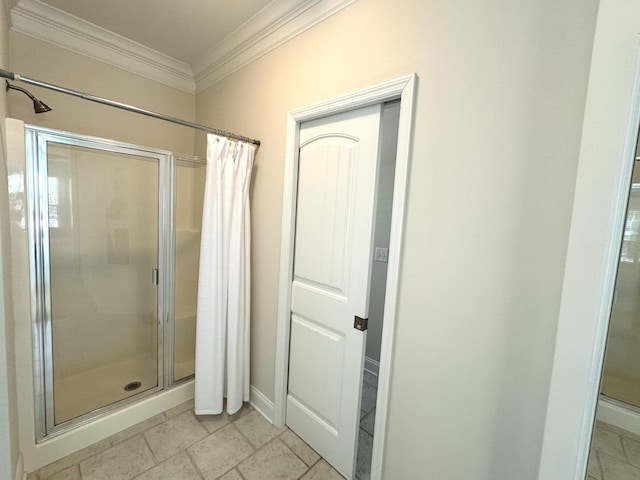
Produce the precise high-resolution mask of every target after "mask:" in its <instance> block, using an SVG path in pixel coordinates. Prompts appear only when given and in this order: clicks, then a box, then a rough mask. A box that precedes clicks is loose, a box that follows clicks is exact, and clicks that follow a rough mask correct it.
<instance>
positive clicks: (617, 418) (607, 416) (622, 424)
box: [596, 400, 640, 435]
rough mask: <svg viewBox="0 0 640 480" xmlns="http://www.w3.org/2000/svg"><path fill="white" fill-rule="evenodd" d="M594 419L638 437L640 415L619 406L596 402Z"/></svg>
mask: <svg viewBox="0 0 640 480" xmlns="http://www.w3.org/2000/svg"><path fill="white" fill-rule="evenodd" d="M596 418H597V419H598V420H600V421H602V422H604V423H608V424H609V425H613V426H614V427H618V428H621V429H623V430H626V431H627V432H631V433H635V434H636V435H640V415H638V414H637V413H636V412H633V411H631V410H628V409H626V408H624V407H621V406H619V405H615V404H613V403H609V402H606V401H604V400H598V410H597V412H596Z"/></svg>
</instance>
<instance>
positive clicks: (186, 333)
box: [173, 162, 205, 380]
mask: <svg viewBox="0 0 640 480" xmlns="http://www.w3.org/2000/svg"><path fill="white" fill-rule="evenodd" d="M204 178H205V166H204V165H203V164H199V163H191V162H178V163H177V164H176V197H175V198H176V270H175V301H174V305H175V326H174V350H173V351H174V369H173V377H174V380H180V379H182V378H185V377H188V376H190V375H193V374H194V372H195V349H196V344H195V339H196V298H197V294H198V265H199V262H200V229H201V225H202V204H203V201H204Z"/></svg>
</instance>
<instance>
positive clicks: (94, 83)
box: [8, 32, 195, 154]
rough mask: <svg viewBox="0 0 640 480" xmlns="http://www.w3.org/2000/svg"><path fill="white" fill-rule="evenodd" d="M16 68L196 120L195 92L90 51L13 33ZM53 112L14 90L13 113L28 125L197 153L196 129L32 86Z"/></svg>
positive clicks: (11, 98)
mask: <svg viewBox="0 0 640 480" xmlns="http://www.w3.org/2000/svg"><path fill="white" fill-rule="evenodd" d="M9 41H10V65H11V70H12V71H14V72H16V73H20V74H22V75H24V76H26V77H31V78H34V79H36V80H41V81H43V82H47V83H53V84H56V85H60V86H63V87H67V88H70V89H73V90H79V91H81V92H86V93H91V94H93V95H97V96H99V97H104V98H108V99H110V100H115V101H118V102H123V103H127V104H130V105H134V106H136V107H140V108H143V109H146V110H151V111H155V112H158V113H163V114H166V115H170V116H173V117H178V118H182V119H184V120H190V121H193V119H194V115H195V96H194V95H193V94H190V93H187V92H183V91H180V90H177V89H175V88H172V87H168V86H165V85H163V84H161V83H158V82H155V81H153V80H148V79H146V78H144V77H141V76H139V75H135V74H133V73H129V72H126V71H124V70H121V69H119V68H115V67H112V66H110V65H107V64H105V63H102V62H99V61H97V60H93V59H91V58H89V57H85V56H84V55H80V54H77V53H73V52H71V51H69V50H65V49H63V48H59V47H56V46H54V45H51V44H48V43H45V42H42V41H40V40H36V39H34V38H32V37H28V36H26V35H22V34H19V33H16V32H11V33H10V37H9ZM20 86H22V87H25V88H27V89H28V90H30V91H31V92H32V93H33V94H34V95H35V96H36V97H38V98H40V99H41V100H42V101H43V102H45V103H46V104H47V105H49V106H50V107H51V108H52V109H53V110H52V111H51V112H48V113H44V114H38V115H36V114H34V113H33V108H32V103H31V101H29V99H28V98H27V97H26V96H25V95H23V94H22V93H19V92H15V91H12V92H9V94H8V98H9V116H10V117H12V118H17V119H19V120H22V121H24V122H25V123H29V124H34V125H40V126H43V127H49V128H55V129H58V130H66V131H70V132H74V133H81V134H86V135H94V136H98V137H103V138H108V139H112V140H118V141H121V142H127V143H133V144H136V145H145V146H148V147H152V148H162V149H166V150H171V151H175V152H179V153H188V154H190V153H193V139H194V131H193V130H192V129H191V128H187V127H182V126H180V125H174V124H171V123H168V122H163V121H161V120H156V119H153V118H149V117H144V116H141V115H136V114H134V113H130V112H126V111H124V110H119V109H115V108H113V107H109V106H105V105H100V104H97V103H93V102H89V101H86V100H82V99H80V98H77V97H72V96H69V95H65V94H62V93H57V92H53V91H51V90H45V89H42V88H40V87H35V86H31V85H26V84H20Z"/></svg>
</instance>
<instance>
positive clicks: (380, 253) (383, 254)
mask: <svg viewBox="0 0 640 480" xmlns="http://www.w3.org/2000/svg"><path fill="white" fill-rule="evenodd" d="M373 258H374V260H375V261H376V262H383V263H387V262H388V261H389V249H388V248H383V247H376V251H375V256H374V257H373Z"/></svg>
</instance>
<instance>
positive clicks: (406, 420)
mask: <svg viewBox="0 0 640 480" xmlns="http://www.w3.org/2000/svg"><path fill="white" fill-rule="evenodd" d="M596 6H597V2H596V1H595V0H588V1H586V2H585V1H582V0H568V1H565V2H555V1H552V0H543V1H533V0H515V1H508V2H507V1H498V0H489V1H485V2H476V1H461V2H442V1H436V0H399V1H397V2H388V1H385V0H360V1H358V2H356V3H355V4H353V5H352V6H350V7H349V8H347V9H345V10H344V11H342V12H341V13H339V14H337V15H336V16H334V17H332V18H330V19H328V20H327V21H325V22H323V23H322V24H320V25H318V26H317V27H315V28H314V29H312V30H310V31H308V32H306V33H305V34H303V35H301V36H299V37H298V38H296V39H294V40H293V41H291V42H289V43H287V44H285V45H283V46H282V47H280V48H278V49H276V50H274V51H273V52H271V53H270V54H268V55H267V56H265V57H263V58H261V59H259V60H257V61H256V62H254V63H253V64H251V65H249V66H247V67H245V68H244V69H242V70H240V71H239V72H237V73H236V74H234V75H233V76H231V77H229V78H227V79H225V80H223V81H222V82H220V83H218V84H216V85H214V86H213V87H211V88H209V89H208V90H207V91H205V92H203V93H201V94H199V95H198V98H197V112H198V115H197V119H198V121H199V122H202V123H208V124H212V125H216V126H217V127H219V128H223V129H226V130H231V131H235V132H238V133H241V134H245V135H249V136H252V137H255V138H259V139H261V140H262V142H263V143H262V146H261V147H260V149H259V151H258V154H257V157H256V162H257V163H256V165H257V168H256V172H255V178H254V183H253V190H252V208H253V211H252V221H253V298H252V307H253V319H252V321H253V326H252V329H253V330H252V342H253V346H252V371H253V374H252V375H253V377H252V384H253V385H255V386H256V387H257V388H258V389H259V390H260V391H262V392H263V393H264V394H265V395H267V396H268V397H269V398H273V380H274V355H275V353H274V348H275V330H276V311H277V285H278V267H279V263H278V262H279V251H280V226H281V201H282V188H283V158H284V146H285V119H286V113H287V111H288V110H290V109H293V108H297V107H301V106H304V105H308V104H311V103H314V102H319V101H321V100H324V99H327V98H330V97H333V96H336V95H340V94H344V93H346V92H349V91H353V90H355V89H358V88H363V87H366V86H369V85H372V84H375V83H378V82H381V81H385V80H389V79H392V78H394V77H398V76H400V75H404V74H408V73H412V72H416V73H417V74H418V76H419V85H418V95H417V103H416V114H415V126H414V140H413V144H412V154H411V162H410V172H409V185H408V204H407V205H408V208H407V212H406V222H405V229H404V233H405V240H404V245H403V246H402V260H401V265H400V296H399V304H398V318H397V331H396V337H395V344H394V358H393V367H392V382H391V399H390V411H389V417H388V431H387V432H388V436H387V441H386V450H385V458H384V466H383V470H384V478H387V479H405V478H426V477H427V476H429V477H433V478H441V479H460V480H463V479H464V480H467V479H469V478H474V479H478V480H482V479H486V480H489V479H491V480H497V479H505V480H507V479H513V478H518V479H519V480H528V479H534V478H536V473H537V467H538V461H539V455H540V448H541V438H542V428H543V423H544V416H545V408H546V400H547V391H548V386H549V377H550V367H551V363H552V355H553V345H554V338H555V329H556V323H557V316H558V306H559V299H560V291H561V280H562V275H563V265H564V257H565V251H566V242H567V236H568V225H569V218H570V212H571V206H572V195H573V188H574V182H575V175H576V165H577V157H578V145H579V139H580V133H581V122H582V115H583V107H584V101H585V93H586V85H587V74H588V69H589V59H590V53H591V45H592V37H593V32H594V23H595V16H596ZM201 146H202V142H201V141H199V142H198V147H199V148H201Z"/></svg>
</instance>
